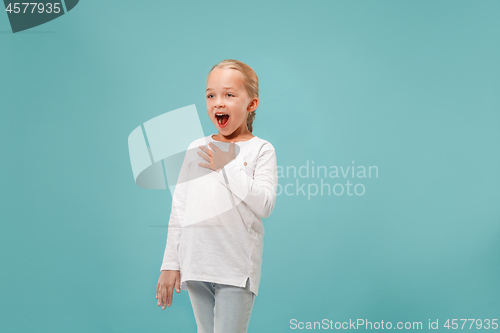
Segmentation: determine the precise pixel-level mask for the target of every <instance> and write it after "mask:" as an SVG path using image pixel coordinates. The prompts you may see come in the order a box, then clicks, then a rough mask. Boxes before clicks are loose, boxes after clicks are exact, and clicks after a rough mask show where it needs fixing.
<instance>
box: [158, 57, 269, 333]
mask: <svg viewBox="0 0 500 333" xmlns="http://www.w3.org/2000/svg"><path fill="white" fill-rule="evenodd" d="M206 101H207V112H208V116H209V117H210V120H212V122H213V123H214V125H215V126H216V128H217V130H218V133H217V134H215V133H214V134H212V135H209V136H206V137H203V138H200V139H197V140H195V141H193V142H192V143H191V144H190V145H189V147H188V151H187V152H186V156H185V157H184V162H183V165H182V168H181V172H180V174H179V180H178V182H177V185H176V188H175V191H174V195H173V199H172V211H171V215H170V220H169V226H168V235H167V243H166V248H165V253H164V257H163V263H162V266H161V274H160V278H159V279H158V285H157V288H156V298H157V299H158V306H160V305H162V308H163V309H165V307H166V305H167V304H168V306H171V304H172V296H173V289H174V288H175V291H176V292H177V293H180V290H181V289H182V290H187V291H188V294H189V298H190V300H191V304H192V306H193V312H194V316H195V319H196V324H197V326H198V333H200V332H215V333H237V332H247V330H248V325H249V322H250V316H251V313H252V309H253V304H254V300H255V297H256V296H257V294H258V289H259V282H260V276H261V263H262V250H263V237H264V226H263V223H262V218H267V217H268V216H269V215H270V214H271V212H272V211H273V209H274V205H275V202H276V189H277V186H278V173H277V165H276V154H275V150H274V147H273V145H272V144H271V143H269V142H268V141H266V140H264V139H261V138H259V137H257V136H254V135H252V131H253V127H252V123H253V120H254V117H255V110H256V109H257V106H258V104H259V87H258V78H257V75H256V74H255V72H254V71H253V70H252V68H250V67H249V66H248V65H246V64H244V63H242V62H240V61H237V60H224V61H222V62H220V63H219V64H217V65H215V66H214V67H213V68H212V69H211V70H210V72H209V74H208V78H207V90H206ZM205 145H207V146H205ZM210 148H211V149H210ZM193 152H196V154H194V153H193Z"/></svg>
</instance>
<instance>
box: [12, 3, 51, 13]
mask: <svg viewBox="0 0 500 333" xmlns="http://www.w3.org/2000/svg"><path fill="white" fill-rule="evenodd" d="M59 5H60V3H38V2H16V3H14V4H12V3H9V5H8V6H7V8H5V11H6V12H9V13H14V14H19V13H22V14H26V13H28V14H33V13H35V9H36V11H37V12H38V13H39V14H42V13H47V14H50V13H55V14H58V13H60V12H61V7H59ZM23 7H24V8H23ZM30 7H31V8H30ZM30 10H31V11H30Z"/></svg>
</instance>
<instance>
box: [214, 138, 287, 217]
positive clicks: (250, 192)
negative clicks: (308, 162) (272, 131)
mask: <svg viewBox="0 0 500 333" xmlns="http://www.w3.org/2000/svg"><path fill="white" fill-rule="evenodd" d="M245 168H246V166H245V165H244V164H243V162H241V161H239V160H238V159H233V160H231V161H230V162H229V163H227V164H226V165H225V166H224V167H223V168H222V169H221V170H220V172H218V173H217V172H216V173H215V177H216V178H217V179H218V180H219V181H220V182H221V183H222V184H224V186H226V187H227V188H228V189H229V190H230V191H231V192H232V193H233V194H234V195H235V196H237V197H238V198H239V199H240V200H242V201H243V202H245V204H246V205H247V206H248V207H249V208H250V210H251V211H252V212H253V213H254V214H256V215H257V216H260V217H262V218H267V217H269V215H271V213H272V211H273V209H274V205H275V203H276V190H277V188H278V170H277V169H278V168H277V164H276V153H275V150H274V147H273V146H272V145H271V144H266V145H264V146H262V149H261V151H260V154H259V157H258V159H257V162H256V164H255V172H254V176H253V178H252V177H250V176H249V175H248V174H247V173H246V172H245Z"/></svg>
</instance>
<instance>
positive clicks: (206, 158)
mask: <svg viewBox="0 0 500 333" xmlns="http://www.w3.org/2000/svg"><path fill="white" fill-rule="evenodd" d="M198 155H200V156H201V158H203V159H204V160H205V161H207V162H210V156H207V155H206V154H202V153H201V152H198Z"/></svg>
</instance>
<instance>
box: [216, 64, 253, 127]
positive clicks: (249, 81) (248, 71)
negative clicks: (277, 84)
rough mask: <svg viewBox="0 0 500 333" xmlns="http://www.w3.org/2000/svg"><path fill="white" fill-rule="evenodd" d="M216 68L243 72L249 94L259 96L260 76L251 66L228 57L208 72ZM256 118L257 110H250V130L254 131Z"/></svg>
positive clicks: (248, 120) (244, 82)
mask: <svg viewBox="0 0 500 333" xmlns="http://www.w3.org/2000/svg"><path fill="white" fill-rule="evenodd" d="M215 68H227V69H235V70H237V71H239V72H240V73H241V74H243V85H244V86H245V89H246V91H247V93H248V95H249V96H250V97H251V98H254V97H257V98H259V78H258V77H257V74H256V73H255V71H254V70H253V69H252V68H251V67H250V66H248V65H247V64H245V63H243V62H241V61H238V60H234V59H226V60H222V61H221V62H219V63H218V64H217V65H215V66H214V67H212V69H211V70H210V72H208V74H209V75H210V73H211V72H212V71H213V70H214V69H215ZM254 119H255V110H254V111H252V112H250V114H249V115H248V116H247V128H248V130H249V131H250V132H252V131H253V126H252V124H253V120H254Z"/></svg>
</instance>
